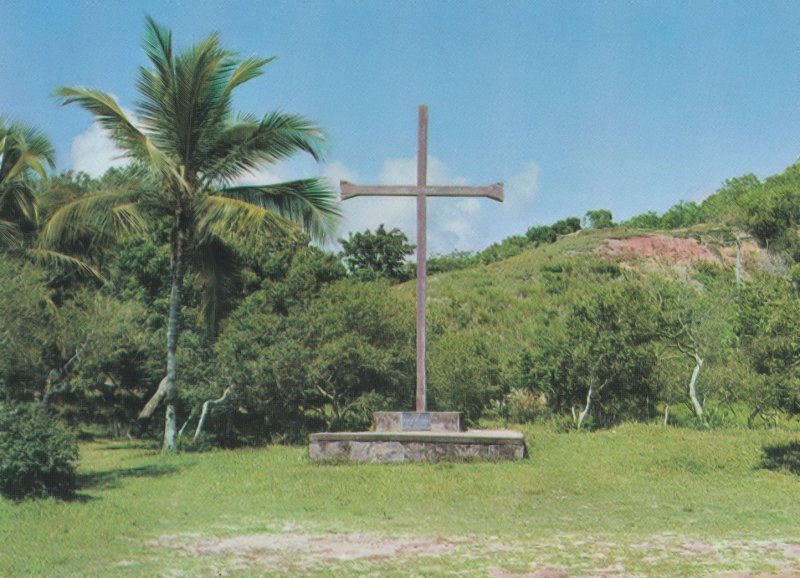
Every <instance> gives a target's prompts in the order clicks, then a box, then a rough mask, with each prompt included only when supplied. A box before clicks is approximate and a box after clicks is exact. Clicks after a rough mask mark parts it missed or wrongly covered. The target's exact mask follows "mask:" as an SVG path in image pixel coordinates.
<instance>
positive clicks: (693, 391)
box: [689, 353, 703, 419]
mask: <svg viewBox="0 0 800 578" xmlns="http://www.w3.org/2000/svg"><path fill="white" fill-rule="evenodd" d="M694 361H695V364H696V365H695V366H694V371H693V372H692V379H691V381H689V398H690V399H691V400H692V405H693V406H694V412H695V414H697V417H699V418H700V419H703V405H702V404H701V403H700V400H699V399H698V397H697V378H698V377H700V370H701V369H702V368H703V358H702V357H700V356H699V355H698V354H697V353H695V354H694Z"/></svg>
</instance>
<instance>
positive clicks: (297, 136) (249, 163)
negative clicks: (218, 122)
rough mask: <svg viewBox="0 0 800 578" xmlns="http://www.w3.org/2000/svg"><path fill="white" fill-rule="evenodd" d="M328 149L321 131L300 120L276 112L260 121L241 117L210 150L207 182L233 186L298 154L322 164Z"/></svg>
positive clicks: (226, 129) (301, 118)
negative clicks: (240, 178)
mask: <svg viewBox="0 0 800 578" xmlns="http://www.w3.org/2000/svg"><path fill="white" fill-rule="evenodd" d="M325 146H326V141H325V136H324V134H323V133H322V130H321V129H320V128H319V127H317V126H316V125H314V124H313V123H311V122H310V121H308V120H306V119H305V118H303V117H301V116H297V115H291V114H283V113H280V112H274V113H272V114H268V115H267V116H265V117H264V118H263V119H261V120H260V121H257V120H256V119H255V118H253V117H251V116H240V117H239V118H237V119H236V120H235V121H233V122H231V123H230V124H229V125H228V126H226V128H225V130H224V131H223V132H221V133H220V134H219V136H218V138H217V139H216V141H215V143H214V147H213V148H211V149H209V150H208V153H207V155H208V162H207V164H206V166H205V168H204V176H205V179H206V180H207V181H208V182H213V181H221V182H222V183H225V184H231V183H233V182H234V180H235V179H237V178H239V177H241V176H242V175H244V174H246V173H248V172H250V171H253V170H255V169H257V168H259V167H261V166H263V165H265V164H270V163H275V162H277V161H280V160H283V159H286V158H289V157H291V156H293V155H295V154H297V153H298V152H306V153H308V154H310V155H311V156H312V157H313V158H314V159H316V160H321V159H322V158H323V155H324V151H325Z"/></svg>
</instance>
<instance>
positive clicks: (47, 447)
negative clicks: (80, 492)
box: [0, 404, 78, 499]
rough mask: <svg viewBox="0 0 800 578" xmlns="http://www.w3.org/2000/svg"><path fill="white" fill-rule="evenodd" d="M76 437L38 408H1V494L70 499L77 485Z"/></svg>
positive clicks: (20, 406) (33, 406)
mask: <svg viewBox="0 0 800 578" xmlns="http://www.w3.org/2000/svg"><path fill="white" fill-rule="evenodd" d="M77 461H78V444H77V442H76V441H75V437H74V436H73V434H72V433H70V432H69V431H68V430H67V429H66V428H64V426H62V425H61V424H60V423H59V422H58V421H57V420H56V419H54V418H53V416H51V415H50V414H49V413H47V411H46V410H45V409H44V408H43V407H42V406H40V405H38V404H25V405H17V406H14V407H12V406H8V407H6V406H4V405H2V404H0V494H2V495H4V496H6V497H10V498H14V499H21V498H26V497H37V498H40V497H45V496H56V497H69V496H70V495H72V492H73V491H74V489H75V484H76V482H77V474H76V466H77Z"/></svg>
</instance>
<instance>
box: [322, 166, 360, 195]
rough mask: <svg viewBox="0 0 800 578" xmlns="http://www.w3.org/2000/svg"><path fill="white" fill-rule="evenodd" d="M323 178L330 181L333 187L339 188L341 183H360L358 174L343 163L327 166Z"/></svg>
mask: <svg viewBox="0 0 800 578" xmlns="http://www.w3.org/2000/svg"><path fill="white" fill-rule="evenodd" d="M322 176H323V177H325V178H326V179H328V181H329V182H330V184H331V187H334V188H337V189H338V188H339V181H348V182H351V183H357V182H358V173H356V172H354V171H352V170H351V169H350V168H349V167H347V166H346V165H345V164H344V163H343V162H341V161H333V162H331V163H328V164H327V165H325V170H324V171H323V172H322Z"/></svg>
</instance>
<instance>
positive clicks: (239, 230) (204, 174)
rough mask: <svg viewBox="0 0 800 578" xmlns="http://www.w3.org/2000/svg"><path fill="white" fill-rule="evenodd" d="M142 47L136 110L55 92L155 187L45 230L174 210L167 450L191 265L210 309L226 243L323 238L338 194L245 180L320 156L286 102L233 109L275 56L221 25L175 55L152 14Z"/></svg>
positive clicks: (111, 199) (107, 231)
mask: <svg viewBox="0 0 800 578" xmlns="http://www.w3.org/2000/svg"><path fill="white" fill-rule="evenodd" d="M144 51H145V53H146V54H147V57H148V59H149V61H150V64H151V67H150V68H145V67H142V68H140V71H139V78H138V81H137V84H136V87H137V89H138V92H139V100H138V101H137V102H136V103H135V108H134V114H135V116H134V117H129V116H128V115H127V114H126V113H125V112H124V111H123V110H122V108H121V107H120V106H119V104H118V103H117V102H116V100H115V99H114V98H113V97H112V96H110V95H109V94H106V93H104V92H100V91H97V90H92V89H89V88H84V87H60V88H59V89H57V91H56V96H57V97H58V98H59V99H60V101H61V103H62V104H64V105H66V104H70V103H76V104H78V105H80V106H81V107H83V108H84V109H86V110H88V111H89V112H90V113H92V115H94V117H95V120H96V121H97V122H98V123H99V124H100V126H102V127H103V128H104V129H105V130H106V131H107V133H108V134H109V135H110V137H111V139H112V140H113V141H114V143H115V145H116V146H117V147H118V148H119V149H120V150H121V151H123V154H124V155H125V156H127V157H128V158H130V159H131V160H132V162H133V163H134V164H136V165H138V166H140V167H142V168H143V169H144V170H146V172H147V174H148V175H149V179H150V180H151V182H152V183H153V185H152V186H148V187H145V188H144V189H143V190H140V191H104V192H100V193H96V194H92V195H88V196H84V197H80V198H78V199H74V200H72V201H70V202H67V203H66V204H64V205H63V206H62V207H60V208H59V209H58V210H56V211H55V212H54V213H53V214H52V215H51V217H50V219H49V221H48V223H47V225H46V228H45V230H44V232H43V236H42V239H43V242H44V243H45V244H46V245H47V244H55V243H58V242H59V241H60V240H64V239H67V240H69V239H70V238H73V236H74V235H85V232H86V230H94V231H96V232H97V235H98V237H103V238H105V237H104V236H107V237H109V238H110V237H111V236H112V235H111V233H114V234H118V233H121V232H122V233H124V232H136V231H140V230H142V228H143V227H144V226H145V225H146V224H147V223H148V221H152V220H153V219H159V218H163V217H164V216H166V217H168V218H169V220H170V222H171V237H170V247H171V266H170V269H171V270H170V275H171V292H170V301H169V314H168V322H167V370H166V376H165V377H164V379H163V380H162V381H161V384H160V385H159V387H158V390H157V391H156V393H155V394H154V395H153V397H152V398H151V399H150V401H149V402H148V404H147V406H146V407H145V409H144V410H143V411H142V415H143V416H148V415H150V414H152V412H153V411H154V409H155V408H156V406H158V404H159V403H160V402H161V401H162V400H163V401H165V402H166V425H165V430H164V451H174V450H175V449H176V442H177V433H176V432H177V427H176V426H177V422H176V415H175V402H176V397H177V383H176V373H177V366H176V350H177V344H178V334H179V326H178V317H179V311H180V305H181V294H180V290H181V285H182V281H183V277H184V273H185V272H186V269H187V267H196V268H197V270H198V272H199V273H200V275H199V277H200V279H201V280H202V282H203V283H204V291H205V294H206V299H205V303H206V305H207V309H208V310H209V311H213V304H214V297H215V295H216V291H217V290H218V288H219V287H220V285H221V283H220V278H221V276H223V275H224V273H225V266H226V262H225V258H224V256H225V249H226V247H229V246H230V245H231V244H232V243H233V242H234V241H235V240H236V239H237V238H239V239H240V238H241V237H242V236H248V235H275V236H284V237H285V236H289V237H293V238H295V237H297V236H298V235H299V234H301V233H302V230H303V229H305V230H306V231H307V232H308V233H310V235H311V237H312V238H313V239H316V240H323V239H325V238H326V237H327V236H328V234H329V233H330V232H331V230H332V227H333V225H334V223H335V221H336V219H337V217H338V216H339V210H338V205H337V203H336V201H335V193H334V192H333V191H331V190H330V189H329V188H328V187H327V186H325V184H324V182H323V181H321V180H319V179H304V180H297V181H292V182H287V183H281V184H271V185H263V186H244V185H237V180H239V179H241V177H242V176H243V175H246V174H248V173H250V172H252V171H254V170H255V169H257V168H259V167H261V166H263V165H264V164H266V163H273V162H276V161H279V160H281V159H284V158H287V157H289V156H291V155H293V154H295V153H297V152H305V153H308V154H310V155H311V156H313V157H314V158H315V159H317V160H319V159H321V155H322V149H323V147H324V144H325V138H324V135H323V134H322V132H321V131H320V129H318V128H317V127H316V126H315V125H314V124H312V123H310V122H309V121H307V120H305V119H304V118H302V117H300V116H295V115H289V114H284V113H279V112H275V113H270V114H267V115H265V116H264V117H263V118H257V117H255V116H253V115H247V114H238V115H237V114H234V112H233V111H232V105H231V97H232V93H233V91H234V89H236V88H237V87H239V86H240V85H242V84H243V83H245V82H247V81H249V80H252V79H254V78H256V77H258V76H260V75H261V73H262V68H263V67H264V66H265V65H266V64H267V63H269V62H270V61H271V60H272V59H258V58H245V59H239V58H238V57H237V56H236V54H234V53H232V52H230V51H228V50H226V49H224V48H222V47H221V46H220V40H219V37H218V35H217V34H212V35H210V36H208V37H207V38H206V39H205V40H203V41H201V42H200V43H199V44H196V45H195V46H192V47H190V48H188V49H187V50H184V51H182V52H180V53H178V54H175V53H174V52H173V47H172V33H171V32H170V31H169V30H167V29H165V28H163V27H162V26H160V25H158V24H157V23H156V22H155V21H153V20H152V19H151V18H147V20H146V35H145V41H144ZM298 225H300V226H298Z"/></svg>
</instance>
